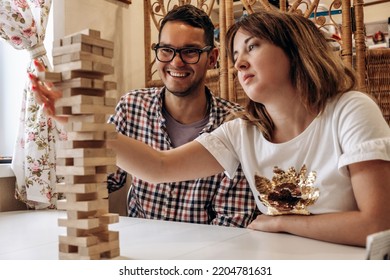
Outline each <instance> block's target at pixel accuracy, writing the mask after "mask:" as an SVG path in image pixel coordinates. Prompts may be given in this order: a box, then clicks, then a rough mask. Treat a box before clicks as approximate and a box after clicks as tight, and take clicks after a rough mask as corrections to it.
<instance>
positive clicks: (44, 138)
mask: <svg viewBox="0 0 390 280" xmlns="http://www.w3.org/2000/svg"><path fill="white" fill-rule="evenodd" d="M51 2H52V0H0V36H1V37H2V38H3V39H4V40H6V41H7V42H8V43H9V44H11V46H13V47H14V48H15V49H18V50H27V51H28V52H29V53H30V55H31V61H30V62H29V63H28V65H27V72H32V73H36V70H35V67H34V64H33V59H38V60H40V61H41V62H42V63H43V64H44V65H46V67H47V68H48V70H51V66H50V64H49V61H48V59H47V56H46V50H45V47H44V45H43V41H44V38H45V31H46V25H47V20H48V17H49V12H50V7H51ZM10 71H12V69H10ZM27 72H26V80H25V81H23V82H25V88H24V90H23V92H21V93H20V94H23V100H22V105H21V114H20V116H21V117H20V120H19V129H18V135H17V139H16V143H15V148H14V154H13V159H12V169H13V171H14V173H15V176H16V189H15V196H16V198H17V199H19V200H21V201H23V202H24V203H26V205H27V207H28V208H30V209H44V208H50V209H51V208H56V202H57V199H58V193H57V192H56V188H55V186H56V183H57V182H58V180H59V178H57V176H56V171H55V161H56V150H55V145H56V141H58V140H61V139H65V138H66V134H65V133H64V132H63V131H62V130H61V129H60V128H58V127H57V126H56V123H55V121H54V120H52V119H51V118H50V117H46V116H45V115H44V114H43V111H42V106H40V105H38V104H37V103H36V101H35V98H34V94H33V93H32V92H31V87H30V83H29V79H28V76H27Z"/></svg>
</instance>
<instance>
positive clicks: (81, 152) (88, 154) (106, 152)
mask: <svg viewBox="0 0 390 280" xmlns="http://www.w3.org/2000/svg"><path fill="white" fill-rule="evenodd" d="M106 156H115V155H114V152H113V151H112V150H110V149H105V148H97V149H94V148H77V149H59V150H58V151H57V158H58V159H60V158H69V157H71V158H81V157H83V158H93V157H106Z"/></svg>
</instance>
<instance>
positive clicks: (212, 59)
mask: <svg viewBox="0 0 390 280" xmlns="http://www.w3.org/2000/svg"><path fill="white" fill-rule="evenodd" d="M218 56H219V49H218V48H213V49H212V50H211V51H210V53H209V65H208V69H214V68H215V65H216V64H217V61H218Z"/></svg>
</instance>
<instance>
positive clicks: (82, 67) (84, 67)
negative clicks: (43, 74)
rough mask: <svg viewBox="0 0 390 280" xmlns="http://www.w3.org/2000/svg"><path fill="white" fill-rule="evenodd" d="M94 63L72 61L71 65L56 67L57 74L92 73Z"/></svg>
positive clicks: (65, 64)
mask: <svg viewBox="0 0 390 280" xmlns="http://www.w3.org/2000/svg"><path fill="white" fill-rule="evenodd" d="M92 64H93V63H92V61H82V60H80V61H72V62H69V63H64V64H58V65H54V71H55V72H62V71H70V70H78V71H92V70H93V68H92Z"/></svg>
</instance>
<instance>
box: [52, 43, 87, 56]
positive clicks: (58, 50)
mask: <svg viewBox="0 0 390 280" xmlns="http://www.w3.org/2000/svg"><path fill="white" fill-rule="evenodd" d="M81 51H82V52H92V46H91V45H88V44H82V43H79V44H72V45H66V46H62V45H61V47H54V48H53V51H52V55H53V57H56V56H59V55H63V54H68V53H74V52H81Z"/></svg>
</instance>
